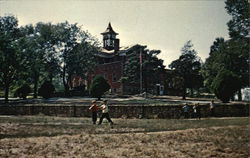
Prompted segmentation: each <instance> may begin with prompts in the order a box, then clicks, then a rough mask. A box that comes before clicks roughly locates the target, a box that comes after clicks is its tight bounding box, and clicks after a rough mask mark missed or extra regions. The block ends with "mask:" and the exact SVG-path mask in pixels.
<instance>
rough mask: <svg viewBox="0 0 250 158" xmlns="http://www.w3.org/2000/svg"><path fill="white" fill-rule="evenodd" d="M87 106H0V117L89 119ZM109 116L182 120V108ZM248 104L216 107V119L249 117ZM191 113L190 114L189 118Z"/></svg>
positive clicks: (124, 109) (145, 108) (132, 109)
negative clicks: (37, 116)
mask: <svg viewBox="0 0 250 158" xmlns="http://www.w3.org/2000/svg"><path fill="white" fill-rule="evenodd" d="M88 108H89V106H87V105H86V106H80V105H65V104H59V105H58V104H56V105H53V104H49V105H46V106H44V105H39V104H35V105H34V104H25V105H0V115H48V116H63V117H90V116H91V112H90V111H89V110H88ZM109 109H110V115H111V117H113V118H121V117H122V118H169V119H172V118H173V119H174V118H182V117H183V115H182V106H179V105H154V106H150V105H144V104H133V105H130V106H128V105H118V106H114V105H110V106H109ZM249 109H250V104H237V105H235V104H233V105H217V106H216V108H215V115H216V116H217V117H241V116H249ZM191 115H192V112H190V117H191ZM209 115H210V114H209V105H201V116H202V117H209Z"/></svg>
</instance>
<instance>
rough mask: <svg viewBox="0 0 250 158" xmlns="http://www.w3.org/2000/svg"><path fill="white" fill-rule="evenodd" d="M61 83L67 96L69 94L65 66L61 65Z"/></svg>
mask: <svg viewBox="0 0 250 158" xmlns="http://www.w3.org/2000/svg"><path fill="white" fill-rule="evenodd" d="M63 85H64V93H65V96H67V97H68V96H69V85H68V83H67V82H66V67H65V66H64V67H63Z"/></svg>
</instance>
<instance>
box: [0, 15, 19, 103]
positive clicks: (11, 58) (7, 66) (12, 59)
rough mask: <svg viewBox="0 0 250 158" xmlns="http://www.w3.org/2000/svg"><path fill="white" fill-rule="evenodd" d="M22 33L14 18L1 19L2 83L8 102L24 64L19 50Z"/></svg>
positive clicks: (0, 61) (0, 70)
mask: <svg viewBox="0 0 250 158" xmlns="http://www.w3.org/2000/svg"><path fill="white" fill-rule="evenodd" d="M19 37H20V31H19V28H18V21H17V19H16V18H15V17H14V16H5V17H0V63H1V64H0V82H1V84H2V85H3V87H4V91H5V102H8V95H9V89H10V86H11V84H12V83H13V81H14V80H15V79H16V78H17V77H18V74H19V70H20V68H21V65H22V63H23V56H22V52H20V51H19V50H18V42H17V41H18V39H19Z"/></svg>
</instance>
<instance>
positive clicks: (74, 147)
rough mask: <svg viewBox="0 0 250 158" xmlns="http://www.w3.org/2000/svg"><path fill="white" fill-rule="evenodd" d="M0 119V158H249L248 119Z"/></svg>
mask: <svg viewBox="0 0 250 158" xmlns="http://www.w3.org/2000/svg"><path fill="white" fill-rule="evenodd" d="M114 121H115V123H117V125H115V126H114V128H111V127H110V126H109V125H108V124H105V123H104V124H103V125H101V126H97V125H96V126H94V125H92V124H91V120H90V119H89V118H54V117H44V118H42V117H40V116H39V117H13V118H3V119H0V157H1V158H2V157H3V158H4V157H10V158H12V157H13V158H16V157H88V158H105V157H106V158H165V157H178V158H179V157H180V158H181V157H183V158H184V157H185V158H186V157H197V158H200V157H220V158H221V157H222V158H223V157H225V158H230V157H232V158H244V157H246V158H247V157H249V156H250V154H249V149H248V148H249V146H250V141H249V138H250V133H249V128H250V125H249V118H226V119H204V120H147V119H146V120H137V119H128V120H126V119H114Z"/></svg>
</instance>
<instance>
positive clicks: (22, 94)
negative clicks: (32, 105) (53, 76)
mask: <svg viewBox="0 0 250 158" xmlns="http://www.w3.org/2000/svg"><path fill="white" fill-rule="evenodd" d="M30 92H31V88H30V86H29V85H28V84H24V85H22V86H21V87H19V88H18V89H17V90H16V92H15V95H14V96H17V97H19V98H23V99H26V98H27V96H28V94H29V93H30Z"/></svg>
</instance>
